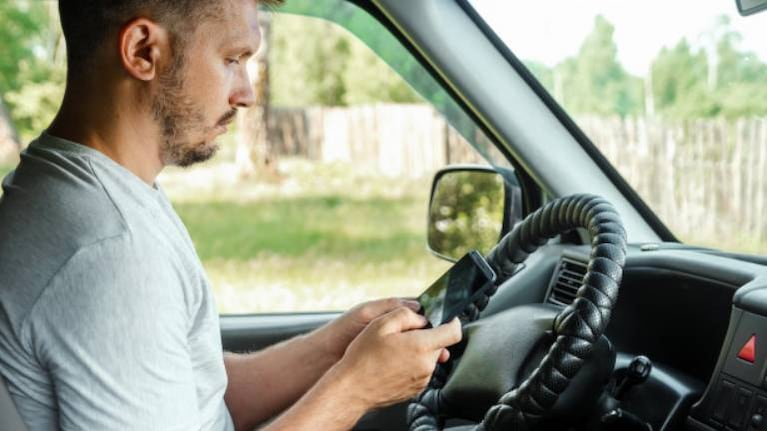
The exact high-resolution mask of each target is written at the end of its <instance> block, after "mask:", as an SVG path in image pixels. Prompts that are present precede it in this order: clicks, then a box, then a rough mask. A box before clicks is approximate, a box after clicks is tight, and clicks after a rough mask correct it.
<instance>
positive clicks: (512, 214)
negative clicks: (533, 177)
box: [427, 165, 523, 262]
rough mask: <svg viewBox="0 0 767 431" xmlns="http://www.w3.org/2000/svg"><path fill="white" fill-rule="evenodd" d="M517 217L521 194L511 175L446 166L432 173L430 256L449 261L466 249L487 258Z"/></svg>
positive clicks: (498, 170)
mask: <svg viewBox="0 0 767 431" xmlns="http://www.w3.org/2000/svg"><path fill="white" fill-rule="evenodd" d="M522 217H523V214H522V191H521V188H520V187H519V182H518V181H517V178H516V176H515V174H514V171H512V170H510V169H503V168H495V169H494V168H491V167H486V166H474V165H456V166H448V167H447V168H444V169H441V170H440V171H438V172H437V173H436V175H435V176H434V182H433V183H432V187H431V198H430V200H429V211H428V223H427V244H428V248H429V251H431V252H432V253H434V254H435V255H436V256H438V257H440V258H442V259H445V260H449V261H451V262H455V261H457V260H458V259H459V258H461V256H463V255H464V254H466V253H467V252H469V251H470V250H478V251H479V252H480V253H482V254H483V255H487V253H488V252H489V251H490V249H491V248H492V247H493V246H495V245H496V244H497V243H498V241H499V240H500V239H501V238H502V237H503V235H505V234H506V233H507V232H508V231H510V230H511V228H512V227H513V226H514V224H515V223H517V222H518V221H521V220H522Z"/></svg>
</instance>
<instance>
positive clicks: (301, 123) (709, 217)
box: [269, 105, 767, 252]
mask: <svg viewBox="0 0 767 431" xmlns="http://www.w3.org/2000/svg"><path fill="white" fill-rule="evenodd" d="M270 115H271V117H270V121H269V128H270V133H269V136H270V141H271V142H272V145H273V146H274V149H275V150H276V152H277V153H278V154H283V155H288V154H289V155H299V156H304V157H308V158H310V159H314V160H323V161H334V160H340V161H346V162H350V163H354V164H356V165H359V166H363V167H365V168H368V169H370V170H372V171H377V172H380V173H383V174H385V175H395V176H409V177H417V176H421V175H430V174H431V173H432V172H433V171H434V170H436V169H438V168H440V167H442V166H445V165H446V164H450V163H484V161H483V160H482V159H481V158H480V157H479V156H478V153H477V152H476V151H475V150H474V149H473V148H472V147H471V146H470V145H469V144H468V143H467V142H466V141H465V140H464V139H463V137H461V136H460V135H459V134H458V133H457V132H456V131H455V130H453V129H452V128H451V127H450V126H448V125H447V124H446V122H445V121H444V119H443V118H442V116H441V115H440V114H438V113H436V112H435V111H434V110H433V109H432V108H430V107H428V106H424V105H376V106H365V107H354V108H310V109H296V110H276V111H273V112H272V113H271V114H270ZM576 122H577V123H578V124H579V125H580V126H581V128H583V130H584V131H585V133H586V134H587V135H588V136H589V137H590V138H591V139H592V141H593V142H594V143H595V144H596V145H597V147H598V148H599V149H600V150H601V151H602V153H603V154H605V156H606V157H607V158H608V160H610V161H611V162H612V163H613V165H615V166H616V167H617V168H618V171H619V172H620V173H621V174H622V175H623V176H624V178H626V179H627V180H628V182H629V184H631V185H632V186H633V187H634V188H635V189H636V190H637V192H639V194H640V195H641V196H642V197H643V198H644V199H645V200H646V201H647V203H648V204H649V205H650V207H652V208H653V210H654V211H655V212H656V213H658V215H659V216H660V218H661V219H662V220H663V221H665V222H666V223H667V224H668V225H669V227H670V228H671V230H672V231H673V232H675V233H676V234H677V235H678V236H679V237H680V238H682V239H685V240H689V241H692V242H695V243H698V244H705V245H710V246H719V247H724V248H730V249H735V248H737V249H740V250H750V251H754V252H762V251H764V252H767V217H765V206H766V205H767V202H765V200H766V199H767V178H765V177H767V119H760V118H754V119H738V120H724V119H715V120H695V121H661V120H659V119H649V118H605V117H588V116H585V117H579V118H576ZM725 242H726V244H725Z"/></svg>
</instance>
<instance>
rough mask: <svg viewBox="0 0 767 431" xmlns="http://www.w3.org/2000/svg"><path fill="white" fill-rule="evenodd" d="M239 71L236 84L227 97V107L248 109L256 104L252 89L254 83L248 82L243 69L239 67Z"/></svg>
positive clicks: (245, 71) (247, 75)
mask: <svg viewBox="0 0 767 431" xmlns="http://www.w3.org/2000/svg"><path fill="white" fill-rule="evenodd" d="M254 63H255V62H254ZM239 69H240V70H239V73H238V74H237V79H236V83H235V85H234V88H232V94H231V96H230V97H229V105H231V106H236V107H238V108H248V107H251V106H253V105H254V104H255V103H256V93H255V91H254V89H253V87H254V83H253V82H252V81H251V80H250V77H249V74H248V70H247V69H246V68H245V67H240V68H239Z"/></svg>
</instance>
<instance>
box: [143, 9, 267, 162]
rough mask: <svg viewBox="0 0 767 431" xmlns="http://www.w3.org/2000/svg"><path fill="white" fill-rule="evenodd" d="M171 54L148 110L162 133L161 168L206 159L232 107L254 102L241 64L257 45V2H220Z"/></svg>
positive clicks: (213, 147) (235, 107)
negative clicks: (219, 6) (213, 16)
mask: <svg viewBox="0 0 767 431" xmlns="http://www.w3.org/2000/svg"><path fill="white" fill-rule="evenodd" d="M222 3H223V4H222V7H221V10H220V11H219V13H218V16H217V17H215V18H207V19H206V20H205V21H204V22H203V23H202V24H201V25H199V26H197V27H193V28H195V33H194V35H190V36H188V38H187V40H186V41H185V46H183V47H181V49H180V50H178V51H179V52H174V53H173V55H174V58H173V64H172V66H171V67H170V68H169V69H168V70H166V71H164V72H163V73H162V74H161V75H160V76H159V79H158V86H157V90H156V92H155V94H154V97H153V98H152V112H153V116H154V119H155V121H157V122H158V124H159V126H160V130H161V132H162V138H163V145H162V147H161V150H160V151H161V154H160V155H161V158H162V161H163V164H165V165H177V166H189V165H191V164H193V163H197V162H202V161H205V160H208V159H210V158H211V157H213V155H214V154H215V153H216V150H217V149H218V145H217V144H216V142H215V139H216V138H217V137H218V136H219V135H221V134H223V133H225V132H226V127H227V125H228V124H229V123H230V122H231V121H232V120H233V119H234V118H235V114H236V112H237V108H239V107H247V106H250V105H252V104H253V102H254V94H253V88H252V87H251V84H250V80H249V78H248V72H247V69H246V63H247V60H248V58H250V57H251V56H252V55H253V54H254V53H255V52H256V51H257V50H258V47H259V45H260V42H261V32H260V30H259V26H258V13H257V7H256V2H255V1H253V0H228V1H226V0H225V1H222Z"/></svg>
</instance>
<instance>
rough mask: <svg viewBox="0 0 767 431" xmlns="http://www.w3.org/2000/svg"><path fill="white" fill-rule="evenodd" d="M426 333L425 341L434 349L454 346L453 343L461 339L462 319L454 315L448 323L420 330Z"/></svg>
mask: <svg viewBox="0 0 767 431" xmlns="http://www.w3.org/2000/svg"><path fill="white" fill-rule="evenodd" d="M420 332H423V333H425V334H424V335H426V336H425V337H424V338H425V341H426V343H428V344H429V346H431V347H432V348H434V349H439V348H441V347H447V346H452V345H453V344H455V343H457V342H459V341H461V338H462V337H463V332H462V330H461V321H460V320H458V318H457V317H454V318H453V320H451V321H450V322H448V323H445V324H443V325H440V326H437V327H436V328H432V329H427V330H424V331H420Z"/></svg>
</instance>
